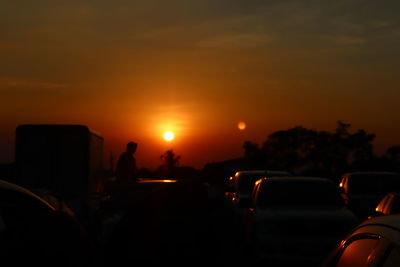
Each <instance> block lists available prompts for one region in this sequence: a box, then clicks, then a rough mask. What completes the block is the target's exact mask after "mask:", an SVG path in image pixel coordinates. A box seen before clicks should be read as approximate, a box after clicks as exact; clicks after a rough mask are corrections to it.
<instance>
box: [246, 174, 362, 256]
mask: <svg viewBox="0 0 400 267" xmlns="http://www.w3.org/2000/svg"><path fill="white" fill-rule="evenodd" d="M245 224H246V226H245V229H246V231H245V234H246V240H247V242H248V244H249V245H250V246H251V247H252V249H253V250H254V251H257V256H258V257H259V258H262V259H268V260H275V261H277V262H278V264H284V263H292V264H300V263H301V262H302V263H304V264H316V263H318V262H320V261H322V259H323V258H324V257H325V256H326V255H327V254H328V253H329V251H330V250H331V249H332V248H333V247H334V246H335V245H336V244H337V242H339V241H340V240H341V238H343V237H344V236H345V235H346V234H347V233H348V232H349V231H350V230H351V229H352V228H353V227H354V226H356V225H357V224H358V220H357V217H356V216H355V215H354V214H353V213H352V212H351V211H350V210H349V209H348V208H347V207H346V206H345V204H344V201H343V199H342V198H341V196H340V192H339V189H338V187H337V185H336V184H335V183H334V182H333V181H331V180H329V179H327V178H318V177H279V178H262V179H260V180H258V181H257V182H256V185H255V187H254V190H253V194H252V199H251V205H250V208H248V209H247V210H246V216H245Z"/></svg>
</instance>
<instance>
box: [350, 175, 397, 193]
mask: <svg viewBox="0 0 400 267" xmlns="http://www.w3.org/2000/svg"><path fill="white" fill-rule="evenodd" d="M349 191H350V193H355V194H357V193H367V194H368V193H371V194H384V193H387V192H392V191H400V175H398V174H390V173H388V174H379V173H377V174H353V175H351V176H350V177H349Z"/></svg>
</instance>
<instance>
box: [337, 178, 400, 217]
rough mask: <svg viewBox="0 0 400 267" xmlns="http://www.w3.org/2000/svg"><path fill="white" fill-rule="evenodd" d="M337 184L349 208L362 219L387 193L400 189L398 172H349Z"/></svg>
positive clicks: (369, 213)
mask: <svg viewBox="0 0 400 267" xmlns="http://www.w3.org/2000/svg"><path fill="white" fill-rule="evenodd" d="M339 186H340V187H341V189H342V193H343V197H344V198H345V199H346V202H347V204H348V206H349V208H350V209H351V210H352V211H353V212H355V213H356V215H357V216H358V217H359V218H360V219H361V220H364V219H366V218H367V217H368V216H369V215H371V213H372V212H373V210H374V209H375V208H376V206H377V204H378V202H379V201H380V200H381V199H382V198H383V197H384V196H385V195H386V194H387V193H390V192H394V191H400V174H398V173H395V172H377V171H375V172H351V173H347V174H344V175H343V176H342V178H341V180H340V184H339Z"/></svg>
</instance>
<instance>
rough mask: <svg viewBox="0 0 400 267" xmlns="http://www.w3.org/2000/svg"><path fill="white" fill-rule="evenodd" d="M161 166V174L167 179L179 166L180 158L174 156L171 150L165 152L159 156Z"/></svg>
mask: <svg viewBox="0 0 400 267" xmlns="http://www.w3.org/2000/svg"><path fill="white" fill-rule="evenodd" d="M160 158H161V160H162V164H161V166H160V170H161V172H162V173H163V174H164V175H166V176H167V177H173V176H174V174H175V172H176V168H177V167H178V166H179V160H180V159H181V156H176V155H175V153H174V151H173V150H167V151H166V152H165V153H164V154H162V155H161V156H160Z"/></svg>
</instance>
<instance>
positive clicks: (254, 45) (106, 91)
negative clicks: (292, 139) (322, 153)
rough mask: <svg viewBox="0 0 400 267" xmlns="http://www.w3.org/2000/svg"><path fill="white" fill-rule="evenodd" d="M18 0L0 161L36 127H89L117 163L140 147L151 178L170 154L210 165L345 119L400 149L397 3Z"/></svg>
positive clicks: (4, 42)
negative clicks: (17, 133) (277, 134)
mask: <svg viewBox="0 0 400 267" xmlns="http://www.w3.org/2000/svg"><path fill="white" fill-rule="evenodd" d="M8 2H9V3H8ZM8 2H7V1H6V2H5V3H3V4H2V7H1V11H3V12H1V13H2V25H4V27H1V36H2V37H1V40H0V58H1V60H0V147H1V151H0V163H1V162H10V161H12V160H13V151H14V130H15V127H16V126H17V125H19V124H26V123H57V124H84V125H87V126H89V127H90V128H92V129H94V130H96V131H98V132H100V133H101V134H102V135H103V136H104V138H105V158H106V159H107V158H108V155H109V153H110V152H112V153H113V155H114V159H115V160H116V158H117V157H118V156H119V154H120V153H121V152H122V151H123V150H124V148H125V144H126V143H127V142H128V141H131V140H134V141H137V142H138V143H139V148H138V151H137V158H138V165H139V167H150V168H154V167H157V166H158V165H159V164H160V161H159V156H160V155H161V154H163V153H164V152H165V151H166V150H167V149H173V150H174V152H175V153H176V154H178V155H181V164H182V165H190V166H194V167H198V168H201V167H203V166H204V164H206V163H208V162H213V161H220V160H225V159H231V158H235V157H239V156H241V155H242V154H243V151H242V145H243V142H244V141H252V142H255V143H258V144H261V143H262V142H263V141H264V140H265V139H266V137H267V135H269V134H271V133H272V132H274V131H277V130H285V129H289V128H292V127H295V126H298V125H301V126H304V127H307V128H311V129H317V130H328V131H332V130H334V128H335V126H336V121H337V120H342V121H344V122H347V123H350V124H352V125H353V128H352V130H357V129H365V130H366V131H368V132H371V133H374V134H376V135H377V138H376V140H375V145H376V148H377V149H378V152H381V151H383V150H384V149H385V148H387V147H388V146H391V145H397V144H400V127H396V126H397V125H400V116H398V114H400V105H399V104H398V99H400V90H399V80H398V77H399V76H400V75H399V68H398V57H397V56H396V55H399V54H400V51H399V49H400V45H397V44H398V40H399V36H398V33H399V32H400V30H399V26H398V25H400V24H399V23H398V14H397V13H396V12H395V10H398V5H399V4H398V3H397V2H396V3H394V2H393V1H392V2H393V3H390V4H389V3H388V4H386V5H380V4H379V3H376V2H375V1H364V2H365V3H362V4H359V5H358V4H357V5H356V6H362V8H363V9H362V10H363V12H359V8H354V6H355V4H354V3H353V2H354V1H344V2H343V3H340V4H337V3H334V4H332V3H331V2H330V1H320V2H318V3H316V2H315V3H313V5H310V4H309V3H308V2H306V1H300V0H299V1H296V4H293V3H292V1H283V0H282V1H222V2H221V3H223V4H221V3H219V4H217V3H216V2H215V1H157V0H155V1H115V3H114V2H113V1H102V0H99V1H85V0H82V1H79V3H78V2H76V1H69V2H68V3H67V2H66V3H59V2H58V1H48V2H46V1H45V2H44V3H42V4H41V5H36V4H34V3H33V2H32V3H28V2H27V1H22V2H21V3H17V2H18V1H8ZM14 2H15V3H14ZM106 2H107V3H106ZM225 2H226V3H225ZM228 2H229V3H228ZM377 5H379V8H377ZM391 5H393V6H391ZM338 7H340V8H338ZM338 10H346V16H343V13H342V12H338ZM292 14H296V15H292ZM149 18H152V19H149ZM21 25H27V26H26V27H25V26H21ZM240 121H243V122H245V123H246V128H245V129H244V130H242V131H240V130H239V129H238V122H240ZM168 130H170V131H173V132H174V133H175V139H174V140H173V141H172V142H165V140H164V139H163V134H164V132H165V131H168ZM33 153H34V152H33ZM106 165H107V162H106Z"/></svg>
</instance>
